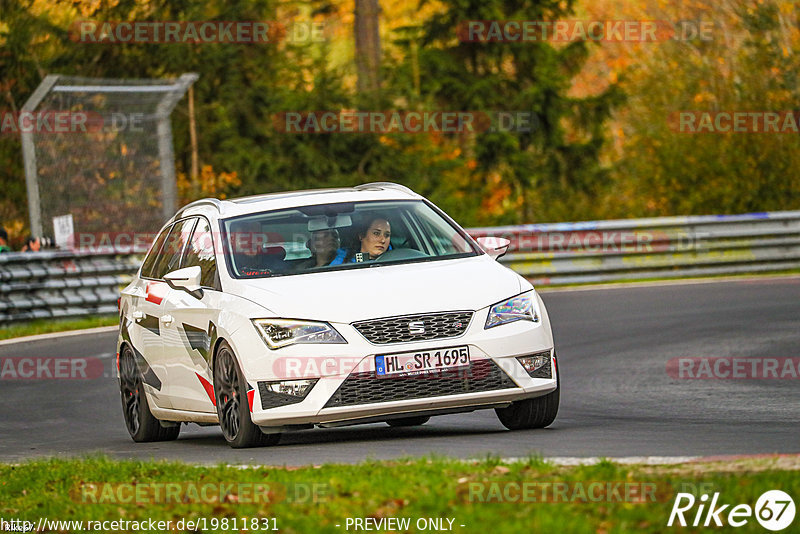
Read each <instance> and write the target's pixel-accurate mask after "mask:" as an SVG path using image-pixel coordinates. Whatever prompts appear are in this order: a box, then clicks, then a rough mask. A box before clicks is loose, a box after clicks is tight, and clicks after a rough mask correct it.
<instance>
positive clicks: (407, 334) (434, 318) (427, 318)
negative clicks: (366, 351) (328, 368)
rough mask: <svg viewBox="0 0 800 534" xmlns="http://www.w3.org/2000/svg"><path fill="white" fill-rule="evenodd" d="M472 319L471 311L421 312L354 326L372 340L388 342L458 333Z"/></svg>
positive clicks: (382, 342)
mask: <svg viewBox="0 0 800 534" xmlns="http://www.w3.org/2000/svg"><path fill="white" fill-rule="evenodd" d="M470 320H472V312H471V311H459V312H445V313H420V314H417V315H403V316H400V317H387V318H386V319H371V320H369V321H359V322H357V323H353V327H355V329H356V330H358V332H359V333H360V334H361V335H362V336H364V337H365V338H366V339H367V341H369V342H370V343H375V344H377V345H385V344H387V343H405V342H408V341H425V340H429V339H444V338H448V337H457V336H460V335H461V334H463V333H464V332H466V331H467V327H468V326H469V322H470ZM420 329H421V330H422V331H420Z"/></svg>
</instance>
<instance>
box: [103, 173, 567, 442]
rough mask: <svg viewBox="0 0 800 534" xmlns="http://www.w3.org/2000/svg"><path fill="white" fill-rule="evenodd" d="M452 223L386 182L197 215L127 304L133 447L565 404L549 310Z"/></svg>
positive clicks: (121, 351) (124, 337)
mask: <svg viewBox="0 0 800 534" xmlns="http://www.w3.org/2000/svg"><path fill="white" fill-rule="evenodd" d="M508 246H509V241H508V240H506V239H502V238H481V239H478V240H477V241H475V240H473V239H472V237H470V236H469V235H468V234H467V233H466V232H465V231H464V230H463V229H462V228H461V227H459V226H458V224H456V223H455V222H454V221H453V220H452V219H451V218H450V217H448V216H447V215H446V214H445V213H444V212H442V210H440V209H439V208H437V207H436V206H435V205H433V204H432V203H431V202H430V201H428V200H426V199H425V198H423V197H422V196H420V195H417V194H416V193H414V192H413V191H411V190H410V189H408V188H406V187H403V186H400V185H396V184H391V183H372V184H365V185H360V186H357V187H353V188H342V189H324V190H313V191H297V192H289V193H275V194H267V195H260V196H253V197H246V198H239V199H233V200H217V199H204V200H198V201H196V202H193V203H191V204H189V205H187V206H185V207H183V208H182V209H180V210H179V211H178V212H177V213H176V214H175V216H174V217H172V218H171V219H170V220H169V221H168V222H167V224H166V225H165V226H164V227H163V228H162V229H161V231H160V232H159V233H158V235H157V237H156V239H155V240H154V242H153V244H152V246H151V248H150V250H149V252H148V253H147V255H146V256H145V257H144V260H143V262H142V265H141V267H140V269H139V271H138V272H137V273H136V275H135V276H134V278H133V281H132V282H131V283H130V284H129V285H128V286H127V287H125V289H123V290H122V295H121V298H120V329H119V338H118V347H117V348H118V361H117V367H118V369H119V385H120V390H121V394H122V405H123V413H124V418H125V424H126V426H127V428H128V431H129V432H130V435H131V437H132V438H133V439H134V441H159V440H170V439H175V438H176V437H177V436H178V433H179V432H180V428H181V423H189V422H193V423H198V424H200V425H206V424H207V425H216V424H218V425H219V426H220V427H221V429H222V434H223V435H224V437H225V439H226V440H227V442H228V443H229V444H230V445H231V446H232V447H251V446H258V445H270V444H275V443H277V441H278V439H279V437H280V435H281V433H283V432H289V431H293V430H301V429H307V428H313V427H314V426H319V427H336V426H342V425H353V424H362V423H378V422H385V423H388V424H389V425H391V426H413V425H422V424H424V423H426V422H427V421H428V419H429V418H430V417H431V416H436V415H444V414H453V413H460V412H472V411H475V410H479V409H494V410H495V411H496V413H497V416H498V418H499V419H500V422H501V423H502V424H503V425H505V426H506V427H507V428H509V429H530V428H540V427H545V426H547V425H549V424H551V423H552V422H553V420H554V419H555V417H556V413H557V412H558V405H559V379H558V369H557V366H556V355H555V351H554V347H553V336H552V333H551V329H550V322H549V319H548V316H547V311H546V310H545V307H544V304H543V303H542V300H541V298H540V297H539V295H538V294H537V293H536V291H535V290H534V288H533V286H532V285H531V284H530V283H529V282H528V281H527V280H526V279H524V278H522V277H521V276H519V275H518V274H516V273H515V272H513V271H512V270H510V269H508V268H507V267H505V266H503V265H501V264H500V263H499V262H498V261H497V259H498V257H499V256H501V255H502V254H503V253H505V252H506V250H507V248H508Z"/></svg>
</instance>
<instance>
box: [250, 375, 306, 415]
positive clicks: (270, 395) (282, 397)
mask: <svg viewBox="0 0 800 534" xmlns="http://www.w3.org/2000/svg"><path fill="white" fill-rule="evenodd" d="M268 384H269V382H259V383H258V393H259V394H260V395H261V409H262V410H266V409H268V408H278V407H280V406H288V405H290V404H297V403H298V402H300V401H302V400H303V399H305V398H306V397H307V396H308V394H309V393H311V390H312V389H314V386H315V385H316V381H314V384H312V385H311V387H309V388H308V389H306V393H305V395H303V396H302V397H300V396H298V395H288V394H286V393H275V392H274V391H272V390H270V389H269V387H268Z"/></svg>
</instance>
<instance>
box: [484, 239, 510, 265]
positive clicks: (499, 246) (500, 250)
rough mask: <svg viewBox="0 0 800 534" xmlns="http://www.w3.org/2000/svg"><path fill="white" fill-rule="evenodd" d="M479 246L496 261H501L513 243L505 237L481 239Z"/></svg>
mask: <svg viewBox="0 0 800 534" xmlns="http://www.w3.org/2000/svg"><path fill="white" fill-rule="evenodd" d="M477 241H478V244H479V245H480V246H481V247H482V248H483V250H485V251H486V253H487V254H488V255H489V256H490V257H491V258H492V259H494V260H497V259H500V257H502V256H503V254H505V253H506V252H508V247H509V245H511V241H510V240H509V239H506V238H505V237H479V238H478V239H477Z"/></svg>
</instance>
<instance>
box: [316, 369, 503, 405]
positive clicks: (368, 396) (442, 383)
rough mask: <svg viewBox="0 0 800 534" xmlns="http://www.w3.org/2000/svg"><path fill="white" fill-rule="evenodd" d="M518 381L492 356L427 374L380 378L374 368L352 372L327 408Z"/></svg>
mask: <svg viewBox="0 0 800 534" xmlns="http://www.w3.org/2000/svg"><path fill="white" fill-rule="evenodd" d="M515 387H517V385H516V384H515V383H514V381H513V380H511V378H509V376H508V375H507V374H506V373H505V372H504V371H503V370H502V369H500V367H498V366H497V364H496V363H494V362H493V361H492V360H477V361H474V362H472V363H471V364H470V366H469V367H463V368H460V369H447V370H442V371H438V372H435V373H430V374H425V375H411V376H402V377H392V378H378V377H377V376H375V373H374V372H359V373H351V374H350V376H348V377H347V379H345V381H344V382H342V385H341V386H339V389H337V390H336V393H334V394H333V396H332V397H331V398H330V400H328V402H327V404H325V408H335V407H337V406H353V405H357V404H373V403H376V402H392V401H400V400H408V399H422V398H425V397H445V396H447V395H460V394H462V393H478V392H481V391H495V390H499V389H508V388H515Z"/></svg>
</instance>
